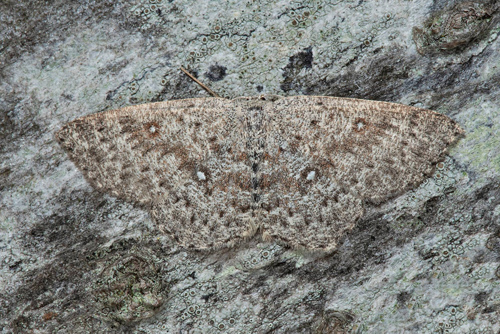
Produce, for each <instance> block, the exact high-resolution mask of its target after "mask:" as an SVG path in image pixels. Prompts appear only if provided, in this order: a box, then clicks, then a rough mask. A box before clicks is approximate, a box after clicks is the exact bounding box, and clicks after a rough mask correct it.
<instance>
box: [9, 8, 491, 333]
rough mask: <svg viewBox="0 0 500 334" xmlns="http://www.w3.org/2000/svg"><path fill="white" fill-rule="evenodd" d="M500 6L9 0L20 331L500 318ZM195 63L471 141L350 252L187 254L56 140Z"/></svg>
mask: <svg viewBox="0 0 500 334" xmlns="http://www.w3.org/2000/svg"><path fill="white" fill-rule="evenodd" d="M499 17H500V16H499V8H498V4H497V2H496V1H459V0H455V1H444V0H443V1H431V0H418V1H399V0H398V1H396V0H386V1H351V0H344V1H334V2H332V1H322V0H319V1H305V2H304V1H300V2H298V1H297V2H295V1H282V2H278V1H267V2H264V1H255V2H247V3H241V2H240V1H224V2H215V1H214V2H208V1H207V2H204V1H166V0H165V1H163V0H148V1H145V0H141V1H139V0H133V1H129V2H126V3H125V2H115V1H98V2H94V1H79V2H74V1H66V0H59V1H52V2H50V3H46V2H40V1H2V2H1V4H0V155H1V157H0V329H1V331H2V333H84V332H91V333H124V332H128V333H331V332H333V333H349V332H352V333H360V332H362V333H396V332H397V333H401V332H405V333H443V332H446V331H448V332H454V333H498V332H499V331H500V325H499V324H498V318H499V317H500V249H499V244H500V234H499V231H500V221H499V220H500V190H499V185H500V179H499V178H500V136H499V133H500V107H499V105H500V103H499V96H500V94H499V93H500V88H499V87H500V69H499V66H500V50H499V49H500V44H499V40H498V32H499V30H500V24H499ZM180 66H185V67H187V68H188V69H189V70H190V71H191V72H192V73H194V74H195V75H196V76H197V77H198V78H200V79H201V80H202V81H203V82H205V83H207V84H208V85H210V87H211V88H212V89H213V90H215V91H216V92H217V93H218V94H220V95H222V96H224V97H229V98H235V97H237V96H254V95H257V94H277V95H283V96H295V95H321V96H338V97H355V98H362V99H371V100H379V101H386V102H397V103H402V104H405V105H409V106H416V107H421V108H426V109H431V110H435V111H437V112H439V113H442V114H444V115H446V116H448V117H450V118H451V119H453V120H455V121H456V122H458V124H460V125H461V127H462V128H463V129H464V130H465V135H466V136H465V138H463V139H461V140H460V141H459V142H458V144H457V145H456V146H455V147H454V148H452V149H451V151H450V152H449V155H448V156H447V157H446V158H445V159H444V160H443V161H442V162H439V163H437V164H435V165H434V166H433V168H434V169H435V172H434V174H433V175H432V177H431V178H428V179H426V181H424V182H423V183H422V184H421V185H420V186H419V187H417V188H415V189H412V190H409V191H405V192H402V194H401V195H400V196H397V197H395V198H392V199H390V200H389V201H387V202H384V203H383V204H377V201H375V202H374V203H371V202H367V203H364V205H365V207H366V211H365V215H364V216H363V218H362V219H360V220H359V221H358V223H357V225H356V226H355V227H354V228H353V229H352V230H351V231H350V232H349V233H347V234H346V235H345V236H344V237H342V238H340V239H339V240H338V247H337V249H336V250H335V251H330V252H327V253H325V252H308V251H305V250H297V249H294V248H288V247H286V246H284V245H283V244H278V243H275V242H262V241H261V240H259V239H258V238H253V239H249V240H247V241H244V242H242V243H240V244H238V245H237V246H236V247H234V248H229V249H227V248H225V249H218V250H212V251H188V250H185V249H183V248H180V247H178V246H177V244H176V243H175V242H173V241H172V240H171V239H170V238H169V237H167V236H164V235H162V234H161V233H158V227H157V226H156V225H155V224H153V223H152V220H151V217H150V215H149V213H148V212H147V211H146V210H144V209H143V208H141V207H136V206H133V205H132V204H130V203H129V202H127V201H124V200H121V199H116V198H115V197H113V196H109V195H107V194H103V193H100V192H98V191H96V190H95V189H94V188H92V187H91V186H90V184H89V183H88V182H87V181H86V179H85V178H84V176H83V174H82V173H81V172H80V171H79V170H78V169H77V167H76V166H75V165H74V164H73V162H72V161H71V160H70V159H68V156H67V154H66V153H65V152H64V150H63V149H62V148H61V147H60V146H59V145H58V144H57V141H56V139H55V133H56V131H57V130H59V129H61V127H63V125H64V124H66V123H68V122H69V121H72V120H74V119H76V118H78V117H82V116H86V115H89V114H93V113H96V112H100V111H105V110H110V109H117V108H121V107H125V106H130V105H135V104H139V103H149V102H157V101H167V100H175V99H187V98H196V97H206V96H207V95H206V93H205V92H204V91H203V90H202V89H201V88H200V87H199V86H197V85H196V84H195V83H193V82H192V81H191V80H189V79H188V78H187V77H186V76H185V75H184V74H182V72H181V71H180V70H179V67H180ZM152 125H153V126H154V124H152ZM278 130H280V131H289V129H278ZM150 134H151V132H150ZM297 135H299V136H302V135H303V134H301V133H297ZM201 172H202V173H203V171H201ZM197 175H198V174H197ZM308 175H309V173H308ZM305 176H306V178H307V175H305Z"/></svg>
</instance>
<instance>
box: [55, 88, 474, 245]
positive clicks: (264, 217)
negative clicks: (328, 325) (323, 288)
mask: <svg viewBox="0 0 500 334" xmlns="http://www.w3.org/2000/svg"><path fill="white" fill-rule="evenodd" d="M463 133H464V131H463V130H462V129H461V128H460V126H459V125H458V124H457V123H456V122H455V121H453V120H452V119H450V118H449V117H447V116H444V115H441V114H439V113H436V112H434V111H430V110H426V109H421V108H416V107H410V106H405V105H401V104H395V103H387V102H378V101H368V100H359V99H349V98H336V97H327V96H293V97H280V96H275V95H263V96H255V97H238V98H235V99H232V100H229V99H223V98H216V97H212V98H194V99H184V100H174V101H167V102H159V103H150V104H143V105H137V106H131V107H126V108H122V109H118V110H111V111H106V112H102V113H97V114H94V115H89V116H85V117H81V118H78V119H76V120H74V121H72V122H70V123H68V124H66V125H65V126H64V127H63V128H62V129H61V130H60V131H58V132H57V135H56V137H57V139H58V141H59V142H60V144H61V145H62V146H63V147H64V148H65V149H66V151H67V152H68V154H69V156H70V158H71V159H72V160H73V162H74V163H75V164H76V166H78V168H79V169H80V170H81V171H82V172H83V174H84V176H85V177H86V179H87V180H88V182H90V184H91V185H92V186H93V187H94V188H95V189H97V190H99V191H102V192H106V193H109V194H111V195H113V196H116V197H119V198H122V199H124V200H127V201H131V202H133V203H136V204H139V205H141V206H143V207H146V208H147V209H149V211H150V212H151V215H152V217H153V219H154V221H155V222H156V223H157V224H158V225H159V228H160V230H162V231H164V232H165V233H167V234H168V235H170V236H171V237H172V238H173V239H174V240H175V241H177V242H178V243H179V244H180V245H181V246H183V247H185V248H193V249H207V248H209V249H212V248H217V247H230V246H232V245H234V244H236V243H238V242H240V241H242V240H244V239H246V238H249V237H251V236H253V235H255V234H260V235H261V236H262V237H263V239H264V240H278V241H282V242H285V243H287V244H289V245H290V246H292V247H304V248H307V249H312V250H332V249H335V248H336V247H337V244H338V242H339V240H340V239H341V237H342V236H343V235H344V234H345V233H346V232H348V231H350V230H351V229H352V228H353V227H354V226H355V224H356V222H357V221H358V220H359V219H360V218H361V217H362V216H363V214H364V207H365V206H366V203H373V204H375V205H377V204H380V203H383V202H384V201H386V200H388V199H389V198H392V197H394V196H397V195H400V194H402V193H403V192H405V191H407V190H409V189H411V188H414V187H417V186H418V185H419V184H421V183H422V181H423V180H425V179H426V178H428V177H429V176H430V175H431V174H432V173H433V171H434V166H435V165H436V163H438V162H439V161H442V160H443V159H444V157H445V154H446V152H447V149H448V148H449V146H450V145H452V144H453V143H455V142H456V141H457V140H458V138H460V136H462V135H463Z"/></svg>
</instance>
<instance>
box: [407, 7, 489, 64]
mask: <svg viewBox="0 0 500 334" xmlns="http://www.w3.org/2000/svg"><path fill="white" fill-rule="evenodd" d="M497 10H498V4H496V2H495V1H490V2H479V1H465V2H462V3H460V4H458V5H456V6H454V7H452V8H448V9H446V10H444V11H441V12H438V13H435V14H433V15H432V16H431V17H430V18H429V19H427V20H426V21H425V22H424V24H423V25H422V27H420V28H419V27H414V28H413V40H414V41H415V44H416V46H417V51H418V52H419V53H420V54H422V55H425V54H436V53H444V52H450V51H454V50H457V49H460V48H464V47H466V46H467V45H468V44H469V43H470V42H472V41H473V40H475V39H477V38H480V37H481V36H482V35H485V33H486V32H487V31H488V28H489V27H490V24H491V23H492V22H493V16H494V15H496V11H497Z"/></svg>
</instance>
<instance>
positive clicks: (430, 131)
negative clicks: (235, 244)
mask: <svg viewBox="0 0 500 334" xmlns="http://www.w3.org/2000/svg"><path fill="white" fill-rule="evenodd" d="M264 113H265V114H266V117H267V118H268V122H267V128H266V133H267V140H266V154H265V156H264V157H263V159H262V175H261V177H260V179H261V184H262V187H263V190H262V192H264V193H266V198H265V201H263V205H262V208H263V209H264V213H263V217H262V220H261V221H262V229H263V231H264V235H265V236H269V237H271V238H277V239H281V240H284V241H286V242H287V243H289V244H291V245H294V246H303V247H307V248H310V249H332V248H335V246H336V243H337V241H338V240H339V239H340V237H342V235H344V233H345V232H346V231H349V230H351V229H352V228H353V227H354V225H355V222H356V220H357V219H359V218H360V217H361V216H362V215H363V203H364V202H366V201H368V202H372V203H376V204H379V203H381V202H383V201H385V200H387V199H388V198H390V197H394V196H396V195H398V194H401V193H402V192H404V191H406V190H408V189H410V188H413V187H416V186H418V185H419V184H420V183H421V182H422V181H423V180H424V179H425V178H427V177H429V176H430V175H431V174H432V172H433V168H434V166H435V164H436V163H437V162H438V161H441V160H442V159H444V155H445V153H446V150H447V148H448V146H449V145H450V144H452V143H453V142H455V141H456V140H457V138H458V137H459V136H460V135H462V134H463V130H462V129H461V128H460V127H459V126H458V125H457V123H455V122H454V121H453V120H451V119H450V118H448V117H446V116H444V115H441V114H438V113H436V112H433V111H430V110H426V109H421V108H415V107H409V106H405V105H401V104H395V103H387V102H378V101H368V100H358V99H348V98H335V97H324V96H295V97H287V98H281V99H278V100H277V101H276V102H275V103H273V104H269V105H267V106H266V108H265V109H264Z"/></svg>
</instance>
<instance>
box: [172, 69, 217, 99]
mask: <svg viewBox="0 0 500 334" xmlns="http://www.w3.org/2000/svg"><path fill="white" fill-rule="evenodd" d="M181 71H182V72H184V73H185V74H186V75H187V76H188V77H190V78H191V80H193V81H194V82H196V83H197V84H198V85H200V86H201V88H203V89H204V90H206V91H207V92H208V93H209V94H210V95H212V96H213V97H220V96H219V95H217V93H216V92H214V91H213V90H211V89H210V88H208V87H207V86H206V85H204V84H203V83H202V82H201V81H200V80H198V79H196V78H195V77H194V76H193V75H192V74H191V73H189V72H188V71H187V70H186V69H185V68H184V67H182V66H181Z"/></svg>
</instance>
